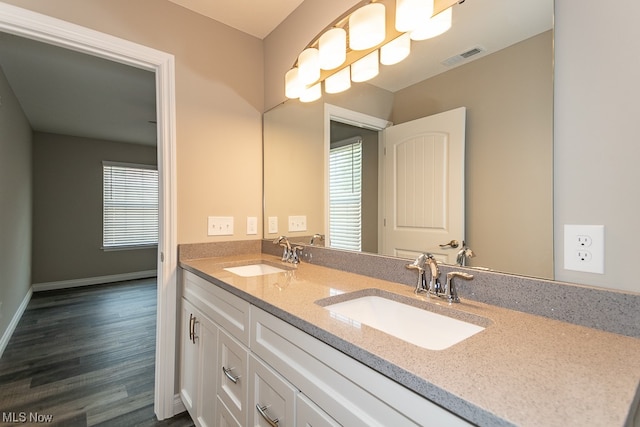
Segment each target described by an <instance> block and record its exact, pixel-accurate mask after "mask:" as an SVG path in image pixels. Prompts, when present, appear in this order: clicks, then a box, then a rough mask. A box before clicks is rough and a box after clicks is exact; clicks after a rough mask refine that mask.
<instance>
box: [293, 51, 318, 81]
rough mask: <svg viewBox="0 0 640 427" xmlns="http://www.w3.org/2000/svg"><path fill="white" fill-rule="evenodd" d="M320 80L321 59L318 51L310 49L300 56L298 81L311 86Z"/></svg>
mask: <svg viewBox="0 0 640 427" xmlns="http://www.w3.org/2000/svg"><path fill="white" fill-rule="evenodd" d="M319 78H320V58H319V52H318V49H316V48H315V47H308V48H306V49H305V50H303V51H302V52H301V53H300V55H298V79H299V80H300V83H301V84H303V85H309V84H312V83H314V82H316V81H317V80H318V79H319Z"/></svg>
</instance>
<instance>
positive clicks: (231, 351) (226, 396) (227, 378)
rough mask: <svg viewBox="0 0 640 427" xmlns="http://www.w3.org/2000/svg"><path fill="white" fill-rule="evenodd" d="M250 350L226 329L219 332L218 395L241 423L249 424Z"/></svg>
mask: <svg viewBox="0 0 640 427" xmlns="http://www.w3.org/2000/svg"><path fill="white" fill-rule="evenodd" d="M248 361H249V350H248V349H247V348H246V347H244V346H243V345H242V344H240V343H239V342H238V341H236V340H235V339H233V338H232V337H231V336H230V335H228V334H227V333H226V332H225V331H223V330H220V332H219V334H218V387H217V390H218V397H219V398H220V400H221V401H222V402H223V403H224V404H225V406H226V407H227V408H228V409H229V412H230V413H231V414H232V415H233V416H234V418H235V419H236V420H238V422H239V423H240V425H247V391H248V389H247V387H248V385H249V366H248Z"/></svg>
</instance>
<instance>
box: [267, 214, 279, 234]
mask: <svg viewBox="0 0 640 427" xmlns="http://www.w3.org/2000/svg"><path fill="white" fill-rule="evenodd" d="M277 232H278V217H277V216H270V217H269V234H275V233H277Z"/></svg>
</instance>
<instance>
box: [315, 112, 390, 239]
mask: <svg viewBox="0 0 640 427" xmlns="http://www.w3.org/2000/svg"><path fill="white" fill-rule="evenodd" d="M331 121H335V122H340V123H345V124H348V125H351V126H356V127H361V128H365V129H369V130H375V131H377V132H378V135H379V137H380V131H381V130H383V129H385V128H387V127H389V126H391V125H393V123H392V122H390V121H389V120H386V119H381V118H379V117H374V116H371V115H368V114H364V113H360V112H358V111H353V110H349V109H347V108H343V107H338V106H337V105H332V104H326V103H325V104H324V135H323V141H324V147H323V153H324V156H323V157H324V159H323V162H324V166H323V168H324V170H323V173H324V196H323V197H324V209H325V210H324V233H325V236H326V238H325V242H329V241H330V238H331V236H330V233H329V150H330V149H331ZM378 150H382V144H380V138H378ZM378 159H379V160H378V170H379V171H382V167H383V166H384V163H383V162H382V161H381V160H380V159H382V157H381V156H378ZM382 176H383V174H381V173H379V174H378V197H380V195H381V192H382V181H381V179H382ZM378 211H380V206H379V205H378ZM379 217H380V216H379ZM378 236H380V234H379V233H378ZM378 246H379V242H378Z"/></svg>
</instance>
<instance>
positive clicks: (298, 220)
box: [289, 215, 307, 232]
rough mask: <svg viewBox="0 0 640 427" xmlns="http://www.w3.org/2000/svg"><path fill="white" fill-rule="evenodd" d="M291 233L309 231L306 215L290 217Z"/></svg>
mask: <svg viewBox="0 0 640 427" xmlns="http://www.w3.org/2000/svg"><path fill="white" fill-rule="evenodd" d="M289 231H290V232H291V231H307V217H306V215H298V216H290V217H289Z"/></svg>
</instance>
